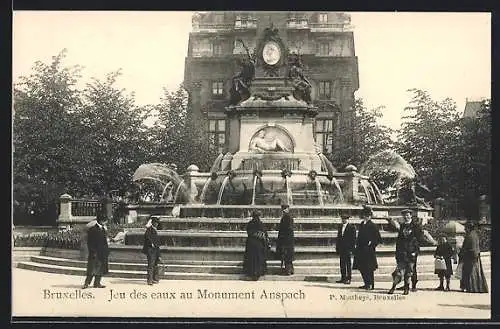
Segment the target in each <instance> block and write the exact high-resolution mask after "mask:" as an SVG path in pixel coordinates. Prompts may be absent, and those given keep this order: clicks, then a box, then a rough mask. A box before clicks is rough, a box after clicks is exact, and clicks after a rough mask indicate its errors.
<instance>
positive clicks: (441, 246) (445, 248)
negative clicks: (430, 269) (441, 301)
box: [434, 236, 453, 291]
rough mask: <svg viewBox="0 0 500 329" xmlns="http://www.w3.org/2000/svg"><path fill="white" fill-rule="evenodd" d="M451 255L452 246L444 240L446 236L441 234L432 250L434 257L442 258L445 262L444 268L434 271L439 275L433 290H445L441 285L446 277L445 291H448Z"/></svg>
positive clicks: (451, 271)
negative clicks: (437, 282)
mask: <svg viewBox="0 0 500 329" xmlns="http://www.w3.org/2000/svg"><path fill="white" fill-rule="evenodd" d="M452 257H453V248H452V247H451V245H450V243H449V242H448V241H446V237H444V236H442V237H440V238H439V240H438V246H437V248H436V251H435V252H434V258H441V259H444V261H445V264H446V269H444V270H438V269H436V270H435V271H434V273H435V274H437V275H438V277H439V287H437V288H436V289H435V290H441V291H443V290H445V289H444V287H443V280H444V278H446V291H450V277H451V275H452V274H453V269H452V267H451V259H452Z"/></svg>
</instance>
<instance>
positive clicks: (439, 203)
mask: <svg viewBox="0 0 500 329" xmlns="http://www.w3.org/2000/svg"><path fill="white" fill-rule="evenodd" d="M443 202H444V199H443V198H436V200H434V215H433V217H434V219H436V220H441V219H443V218H442V217H443Z"/></svg>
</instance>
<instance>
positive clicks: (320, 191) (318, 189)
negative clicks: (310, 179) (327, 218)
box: [314, 179, 325, 206]
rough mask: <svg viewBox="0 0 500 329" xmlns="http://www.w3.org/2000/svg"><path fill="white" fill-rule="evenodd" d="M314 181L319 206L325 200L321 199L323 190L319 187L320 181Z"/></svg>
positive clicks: (323, 203)
mask: <svg viewBox="0 0 500 329" xmlns="http://www.w3.org/2000/svg"><path fill="white" fill-rule="evenodd" d="M314 181H315V183H316V191H317V193H318V201H319V205H320V206H324V205H325V202H324V200H323V190H322V189H321V183H320V182H319V180H318V179H315V180H314Z"/></svg>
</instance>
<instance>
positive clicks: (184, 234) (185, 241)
mask: <svg viewBox="0 0 500 329" xmlns="http://www.w3.org/2000/svg"><path fill="white" fill-rule="evenodd" d="M380 234H381V237H382V242H383V243H385V244H392V243H394V241H395V239H396V237H397V232H386V231H381V232H380ZM268 235H269V238H270V240H271V243H272V244H275V240H276V238H277V236H278V232H277V231H268ZM158 238H159V240H160V244H161V245H163V246H167V247H168V246H191V247H211V246H212V247H215V246H224V247H233V246H234V247H237V246H244V245H245V243H246V239H247V232H245V231H212V230H181V231H179V230H159V231H158ZM336 239H337V231H299V232H295V245H296V246H304V247H306V246H334V245H335V241H336ZM143 243H144V229H133V230H129V231H127V234H126V237H125V244H126V245H142V244H143Z"/></svg>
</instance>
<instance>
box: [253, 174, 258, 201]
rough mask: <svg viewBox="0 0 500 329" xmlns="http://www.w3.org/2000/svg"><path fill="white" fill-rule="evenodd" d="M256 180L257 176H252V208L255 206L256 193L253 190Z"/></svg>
mask: <svg viewBox="0 0 500 329" xmlns="http://www.w3.org/2000/svg"><path fill="white" fill-rule="evenodd" d="M257 178H258V176H257V175H255V176H253V189H252V191H253V192H252V206H253V205H255V194H257V192H256V190H255V188H256V186H257Z"/></svg>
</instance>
